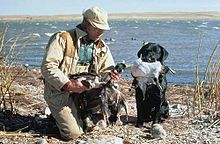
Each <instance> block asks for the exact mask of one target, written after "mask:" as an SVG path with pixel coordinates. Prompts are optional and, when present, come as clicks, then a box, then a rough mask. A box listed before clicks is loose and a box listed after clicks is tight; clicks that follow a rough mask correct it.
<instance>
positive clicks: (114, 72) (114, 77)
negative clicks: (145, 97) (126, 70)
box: [111, 70, 121, 80]
mask: <svg viewBox="0 0 220 144" xmlns="http://www.w3.org/2000/svg"><path fill="white" fill-rule="evenodd" d="M120 76H121V75H120V73H118V72H117V71H116V70H114V71H112V72H111V78H112V79H113V80H119V78H120Z"/></svg>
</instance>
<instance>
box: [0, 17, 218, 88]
mask: <svg viewBox="0 0 220 144" xmlns="http://www.w3.org/2000/svg"><path fill="white" fill-rule="evenodd" d="M79 23H80V21H41V22H37V21H10V22H4V21H0V30H1V31H3V30H4V28H5V27H6V25H8V27H9V28H8V32H7V35H6V40H8V39H10V38H12V37H17V36H19V40H18V42H17V47H18V48H19V47H23V43H24V41H25V40H27V39H28V38H29V37H30V36H32V37H34V39H33V40H32V41H30V42H28V43H27V44H26V46H25V48H24V49H22V51H21V53H20V54H19V56H18V60H17V61H18V63H21V64H29V65H30V66H31V67H37V68H39V67H40V64H41V61H42V58H43V56H44V53H45V47H46V45H47V42H48V40H49V38H50V36H51V35H52V34H53V33H55V32H58V31H62V30H68V29H72V28H74V27H75V26H76V25H77V24H79ZM109 24H110V27H111V30H110V31H106V32H105V33H104V36H103V39H104V40H105V42H106V43H107V44H108V46H109V47H110V49H111V52H112V55H113V57H114V59H115V62H116V63H118V62H121V61H122V60H125V62H126V63H128V64H131V63H133V62H134V60H135V59H137V52H138V50H139V49H140V48H141V47H142V45H143V42H155V43H159V44H160V45H161V46H163V47H164V48H166V49H167V51H168V52H169V56H168V58H167V60H166V61H165V64H166V65H168V66H169V67H171V68H172V69H174V70H175V71H176V72H177V73H176V74H175V75H173V74H168V82H169V83H175V84H192V83H193V81H194V71H195V64H196V57H197V51H198V48H200V55H199V71H200V73H201V74H202V73H204V71H205V68H206V65H207V61H208V58H209V55H210V54H211V53H212V50H213V48H214V47H215V46H216V44H217V43H218V42H219V40H220V21H219V20H110V21H109ZM8 45H9V46H10V44H8ZM216 55H219V51H217V52H216ZM123 77H129V78H131V75H130V70H129V69H128V70H126V71H125V73H124V74H123Z"/></svg>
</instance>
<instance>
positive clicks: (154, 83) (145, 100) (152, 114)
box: [131, 43, 170, 127]
mask: <svg viewBox="0 0 220 144" xmlns="http://www.w3.org/2000/svg"><path fill="white" fill-rule="evenodd" d="M137 56H138V59H137V60H136V61H135V63H134V65H133V67H132V68H131V74H132V76H133V77H134V80H133V85H134V86H135V97H136V106H137V121H136V126H137V127H141V126H143V122H150V121H153V124H157V123H160V122H161V120H162V118H167V117H168V115H169V105H168V102H167V97H166V89H167V79H166V74H167V72H168V71H169V70H170V69H169V67H167V66H165V65H164V61H165V60H166V59H167V57H168V52H167V50H166V49H165V48H163V47H162V46H160V45H159V44H157V43H147V44H144V46H143V47H142V48H141V49H140V50H139V51H138V53H137Z"/></svg>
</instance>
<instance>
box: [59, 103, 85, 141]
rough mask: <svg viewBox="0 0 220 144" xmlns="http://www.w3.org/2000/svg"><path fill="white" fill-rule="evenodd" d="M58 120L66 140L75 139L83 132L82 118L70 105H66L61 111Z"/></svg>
mask: <svg viewBox="0 0 220 144" xmlns="http://www.w3.org/2000/svg"><path fill="white" fill-rule="evenodd" d="M56 122H57V126H58V128H59V130H60V135H61V136H62V138H64V139H65V140H71V139H75V138H77V137H79V136H80V135H81V134H83V129H82V123H81V121H80V118H79V117H78V116H77V114H76V112H73V111H72V110H71V109H70V108H69V107H64V108H63V109H62V111H61V112H59V114H58V115H57V119H56Z"/></svg>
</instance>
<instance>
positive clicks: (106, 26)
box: [90, 22, 110, 30]
mask: <svg viewBox="0 0 220 144" xmlns="http://www.w3.org/2000/svg"><path fill="white" fill-rule="evenodd" d="M90 24H91V25H92V26H93V27H95V28H98V29H101V30H110V27H109V25H108V24H99V23H95V22H90Z"/></svg>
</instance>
